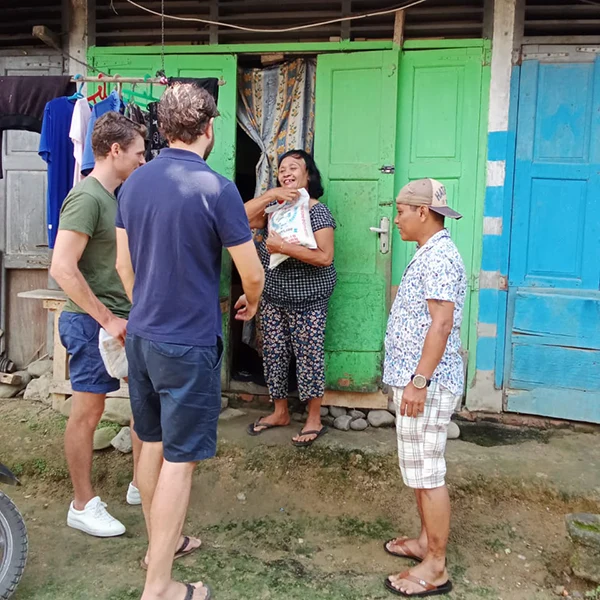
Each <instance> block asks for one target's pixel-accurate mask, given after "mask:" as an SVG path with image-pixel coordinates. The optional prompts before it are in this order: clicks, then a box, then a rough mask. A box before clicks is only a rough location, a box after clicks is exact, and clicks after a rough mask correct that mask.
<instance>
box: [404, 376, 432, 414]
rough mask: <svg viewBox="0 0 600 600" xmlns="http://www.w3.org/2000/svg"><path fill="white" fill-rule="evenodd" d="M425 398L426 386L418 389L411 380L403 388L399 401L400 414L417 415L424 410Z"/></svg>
mask: <svg viewBox="0 0 600 600" xmlns="http://www.w3.org/2000/svg"><path fill="white" fill-rule="evenodd" d="M426 399H427V388H423V389H422V390H418V389H417V388H416V387H415V386H414V385H413V384H412V382H411V383H409V384H408V385H407V386H406V387H405V388H404V393H403V394H402V402H401V403H400V414H401V415H402V416H403V417H404V416H407V417H415V418H416V417H418V416H419V415H420V414H421V413H423V412H424V411H425V400H426Z"/></svg>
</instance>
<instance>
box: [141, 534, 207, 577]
mask: <svg viewBox="0 0 600 600" xmlns="http://www.w3.org/2000/svg"><path fill="white" fill-rule="evenodd" d="M190 541H191V540H190V538H189V536H187V535H186V536H184V538H183V543H182V544H181V546H179V550H177V551H176V552H175V556H174V558H173V560H177V559H178V558H183V557H184V556H187V555H188V554H192V552H196V550H199V549H200V548H202V541H200V545H199V546H195V547H193V548H189V549H188V546H189V545H190ZM140 566H141V567H142V569H144V571H147V570H148V563H146V557H144V558H142V560H141V561H140Z"/></svg>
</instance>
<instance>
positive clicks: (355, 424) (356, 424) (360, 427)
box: [350, 419, 369, 431]
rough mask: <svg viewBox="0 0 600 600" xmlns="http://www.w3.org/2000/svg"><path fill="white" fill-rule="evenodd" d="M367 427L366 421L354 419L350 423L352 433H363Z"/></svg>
mask: <svg viewBox="0 0 600 600" xmlns="http://www.w3.org/2000/svg"><path fill="white" fill-rule="evenodd" d="M368 426H369V424H368V423H367V421H366V419H355V420H354V421H352V423H350V429H353V430H354V431H364V430H365V429H366V428H367V427H368Z"/></svg>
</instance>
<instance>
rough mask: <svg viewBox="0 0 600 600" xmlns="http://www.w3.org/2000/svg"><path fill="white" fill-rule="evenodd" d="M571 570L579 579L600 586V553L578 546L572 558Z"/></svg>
mask: <svg viewBox="0 0 600 600" xmlns="http://www.w3.org/2000/svg"><path fill="white" fill-rule="evenodd" d="M571 568H572V569H573V573H575V575H577V577H581V579H585V580H587V581H592V582H594V583H598V584H600V551H598V550H594V549H593V548H590V547H589V546H580V545H577V546H576V548H575V553H574V554H573V556H572V557H571Z"/></svg>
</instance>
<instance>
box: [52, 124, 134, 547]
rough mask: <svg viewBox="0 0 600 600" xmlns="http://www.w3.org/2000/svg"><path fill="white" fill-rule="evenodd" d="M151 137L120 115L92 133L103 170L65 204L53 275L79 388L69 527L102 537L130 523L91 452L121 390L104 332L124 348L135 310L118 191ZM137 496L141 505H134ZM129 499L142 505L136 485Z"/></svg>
mask: <svg viewBox="0 0 600 600" xmlns="http://www.w3.org/2000/svg"><path fill="white" fill-rule="evenodd" d="M144 138H145V129H144V128H143V127H141V126H139V125H136V124H135V123H134V122H133V121H130V120H129V119H126V118H125V117H124V116H123V115H120V114H119V113H116V112H109V113H107V114H105V115H104V116H102V117H100V119H98V121H96V123H95V126H94V130H93V133H92V149H93V151H94V157H95V161H96V165H95V167H94V170H93V171H92V172H91V173H90V174H89V176H88V177H87V178H86V179H84V180H83V181H82V182H81V183H79V184H77V185H76V186H75V187H74V188H73V189H72V190H71V192H70V193H69V195H68V196H67V198H66V199H65V201H64V203H63V206H62V209H61V213H60V222H59V227H58V235H57V238H56V243H55V247H54V253H53V257H52V267H51V274H52V276H53V277H54V279H55V280H56V281H57V283H58V284H59V285H60V286H61V288H62V289H63V290H64V291H65V293H66V294H67V296H68V297H69V300H68V302H67V303H66V305H65V308H64V310H63V312H62V314H61V316H60V319H59V333H60V338H61V341H62V343H63V345H64V346H65V348H66V349H67V352H68V353H69V355H70V357H71V358H70V362H69V372H70V379H71V387H72V388H73V399H72V406H71V413H70V416H69V422H68V424H67V429H66V432H65V454H66V457H67V463H68V465H69V472H70V475H71V481H72V482H73V489H74V500H73V502H72V503H71V506H70V508H69V513H68V516H67V524H68V525H69V526H70V527H73V528H75V529H79V530H80V531H83V532H85V533H88V534H90V535H95V536H98V537H113V536H117V535H122V534H123V533H125V527H124V526H123V524H122V523H120V522H119V521H118V520H117V519H115V518H114V517H112V516H111V515H110V514H109V513H108V511H107V510H106V505H105V504H104V503H103V502H102V501H101V499H100V498H99V497H98V496H96V495H95V494H94V490H93V488H92V483H91V469H92V453H93V448H92V446H93V438H94V431H95V430H96V427H97V426H98V423H99V422H100V419H101V417H102V413H103V412H104V402H105V399H106V394H108V393H110V392H114V391H117V390H118V389H119V387H120V383H119V381H118V380H117V379H114V378H112V377H111V376H110V375H109V374H108V372H107V371H106V368H105V366H104V362H103V360H102V357H101V355H100V350H99V347H98V335H99V332H100V328H101V327H103V328H104V329H105V330H106V331H107V332H108V333H109V334H110V335H112V336H113V337H114V338H116V339H117V340H119V341H120V342H121V343H122V344H124V343H125V334H126V328H127V318H128V316H129V310H130V308H131V304H130V301H129V298H128V296H127V294H126V292H125V289H124V288H123V284H122V283H121V280H120V278H119V276H118V274H117V270H116V229H115V217H116V213H117V200H116V197H115V190H116V189H117V187H118V186H120V185H121V184H122V183H123V181H125V179H127V177H129V175H130V174H131V173H132V172H133V171H134V170H135V169H136V168H137V167H139V166H141V165H143V164H144V162H145V161H144ZM131 434H132V441H133V443H134V446H135V447H136V449H137V448H139V444H140V442H139V440H138V439H137V438H136V437H135V434H134V432H133V427H132V428H131ZM136 455H137V452H136ZM134 463H135V461H134ZM134 469H135V464H134ZM134 481H135V473H134ZM133 492H135V493H133ZM133 496H137V498H134V499H133V501H132V498H133ZM127 500H128V502H129V503H130V504H139V503H140V502H139V492H138V491H137V489H136V488H135V486H134V485H133V483H132V484H130V488H129V491H128V494H127Z"/></svg>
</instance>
